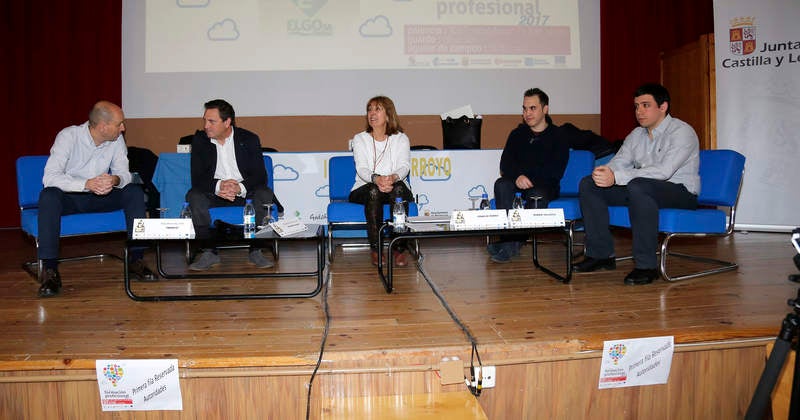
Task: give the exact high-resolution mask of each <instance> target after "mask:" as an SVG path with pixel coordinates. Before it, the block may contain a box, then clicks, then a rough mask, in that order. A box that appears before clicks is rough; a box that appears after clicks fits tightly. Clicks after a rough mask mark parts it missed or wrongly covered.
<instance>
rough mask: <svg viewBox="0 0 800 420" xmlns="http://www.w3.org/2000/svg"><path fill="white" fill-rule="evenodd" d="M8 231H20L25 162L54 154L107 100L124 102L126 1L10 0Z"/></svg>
mask: <svg viewBox="0 0 800 420" xmlns="http://www.w3.org/2000/svg"><path fill="white" fill-rule="evenodd" d="M2 4H3V6H2V10H1V11H2V16H1V17H0V19H1V20H2V23H3V35H5V37H4V38H3V39H6V40H7V42H6V43H5V44H4V45H3V48H2V51H3V60H2V64H0V68H2V70H0V78H1V79H2V83H3V84H4V86H3V89H0V107H2V108H1V109H2V111H3V112H2V115H3V117H4V118H5V123H4V124H3V125H5V126H6V127H9V128H13V129H14V130H13V132H11V133H6V134H5V135H3V136H2V137H3V148H4V149H5V153H2V154H0V171H2V173H0V180H2V185H0V186H2V187H3V190H5V191H7V192H8V194H7V196H6V197H7V199H5V200H2V201H1V202H0V227H10V226H19V208H18V206H17V190H16V171H15V169H14V168H15V162H16V159H17V157H19V156H24V155H40V154H48V153H49V151H50V146H52V144H53V140H55V136H56V134H58V132H59V131H60V130H61V129H62V128H64V127H66V126H68V125H73V124H82V123H83V122H85V121H86V120H87V119H88V114H89V110H90V109H91V107H92V105H93V104H94V103H95V102H97V101H98V100H99V99H107V100H110V101H112V102H114V103H117V104H121V101H122V87H121V83H122V64H121V62H122V53H121V51H120V49H121V46H122V1H121V0H69V1H64V0H16V1H12V0H3V2H2Z"/></svg>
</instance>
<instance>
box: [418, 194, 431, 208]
mask: <svg viewBox="0 0 800 420" xmlns="http://www.w3.org/2000/svg"><path fill="white" fill-rule="evenodd" d="M430 202H431V200H430V199H429V198H428V196H427V195H425V194H419V195H418V196H417V206H419V207H422V206H424V205H426V204H430Z"/></svg>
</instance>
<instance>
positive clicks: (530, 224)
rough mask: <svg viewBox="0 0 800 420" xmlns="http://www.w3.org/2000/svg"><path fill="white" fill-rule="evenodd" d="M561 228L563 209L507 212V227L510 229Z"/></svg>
mask: <svg viewBox="0 0 800 420" xmlns="http://www.w3.org/2000/svg"><path fill="white" fill-rule="evenodd" d="M563 226H564V209H511V210H509V211H508V227H510V228H512V229H514V228H537V227H563Z"/></svg>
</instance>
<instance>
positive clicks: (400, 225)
mask: <svg viewBox="0 0 800 420" xmlns="http://www.w3.org/2000/svg"><path fill="white" fill-rule="evenodd" d="M392 224H393V225H394V229H395V230H403V229H405V227H406V207H405V206H404V205H403V199H402V198H400V197H397V198H395V201H394V207H392Z"/></svg>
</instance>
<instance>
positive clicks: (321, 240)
mask: <svg viewBox="0 0 800 420" xmlns="http://www.w3.org/2000/svg"><path fill="white" fill-rule="evenodd" d="M164 241H172V242H174V241H186V239H149V240H133V239H131V240H128V241H127V242H126V244H125V255H124V268H123V270H124V271H123V276H124V280H125V293H127V295H128V297H130V298H131V299H133V300H136V301H148V302H158V301H176V300H234V299H272V298H307V297H314V296H316V295H317V294H319V292H320V291H321V290H322V285H323V275H324V269H325V235H324V229H323V227H322V225H308V230H306V231H303V232H299V233H296V234H293V235H290V236H283V237H282V236H279V235H278V234H276V233H275V232H273V231H271V230H270V231H267V232H259V233H258V235H257V237H256V238H253V239H245V238H222V239H219V240H218V241H217V244H218V245H220V246H225V245H240V246H249V245H251V244H255V245H257V246H258V245H260V244H265V245H266V244H268V243H272V242H274V241H278V243H280V242H283V241H316V245H317V262H316V269H315V270H313V271H304V272H286V273H276V272H255V273H254V272H248V273H214V274H207V273H204V274H200V273H186V274H170V273H167V272H165V271H164V267H163V264H162V261H161V244H162V243H163V242H164ZM147 243H155V248H156V269H157V271H158V274H159V275H160V276H161V277H162V278H165V279H212V278H213V279H225V278H274V277H313V276H316V278H317V284H316V287H315V288H314V290H310V291H308V292H305V293H267V294H264V293H249V294H227V295H215V294H211V295H154V296H141V295H137V294H136V293H134V292H133V290H132V289H131V279H130V276H129V275H128V252H129V249H130V247H131V246H136V245H143V244H147ZM270 247H271V246H270ZM263 248H268V247H267V246H264V247H263ZM275 257H276V259H277V252H275ZM267 270H271V269H267Z"/></svg>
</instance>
